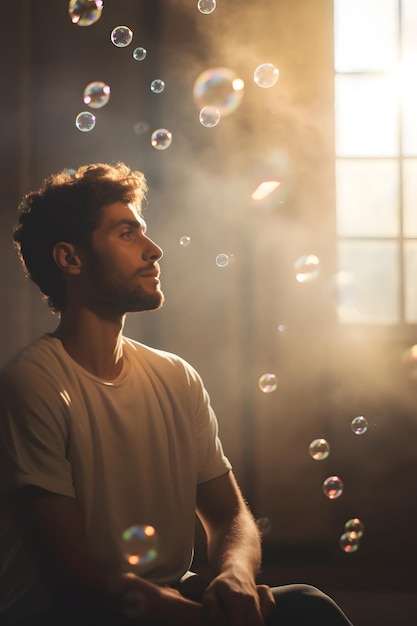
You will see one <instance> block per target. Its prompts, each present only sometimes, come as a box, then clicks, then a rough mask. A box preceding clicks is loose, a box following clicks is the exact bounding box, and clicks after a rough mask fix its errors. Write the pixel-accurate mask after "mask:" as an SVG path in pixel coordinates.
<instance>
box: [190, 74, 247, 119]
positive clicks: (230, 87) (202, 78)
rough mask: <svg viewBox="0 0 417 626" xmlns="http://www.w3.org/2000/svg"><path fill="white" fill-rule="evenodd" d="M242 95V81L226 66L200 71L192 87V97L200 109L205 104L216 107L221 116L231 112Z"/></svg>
mask: <svg viewBox="0 0 417 626" xmlns="http://www.w3.org/2000/svg"><path fill="white" fill-rule="evenodd" d="M243 95H244V83H243V81H242V80H241V79H240V78H238V76H237V75H236V73H235V72H234V71H233V70H231V69H229V68H226V67H213V68H210V69H207V70H205V71H204V72H202V73H201V74H200V75H199V76H198V77H197V79H196V81H195V83H194V87H193V98H194V102H195V104H196V105H197V107H198V109H199V110H200V111H201V109H203V108H204V107H206V106H214V107H216V108H217V109H218V110H219V112H220V115H221V116H225V115H230V113H233V111H235V110H236V109H237V108H238V106H239V105H240V103H241V102H242V98H243Z"/></svg>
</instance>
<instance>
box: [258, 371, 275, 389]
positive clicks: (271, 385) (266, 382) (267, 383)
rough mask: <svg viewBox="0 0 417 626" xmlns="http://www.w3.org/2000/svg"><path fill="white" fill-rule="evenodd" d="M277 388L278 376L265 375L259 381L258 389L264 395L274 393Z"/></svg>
mask: <svg viewBox="0 0 417 626" xmlns="http://www.w3.org/2000/svg"><path fill="white" fill-rule="evenodd" d="M277 386H278V385H277V377H276V374H263V375H262V376H261V377H260V379H259V381H258V387H259V389H260V390H261V391H262V392H263V393H272V392H273V391H275V390H276V388H277Z"/></svg>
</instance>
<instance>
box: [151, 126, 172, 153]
mask: <svg viewBox="0 0 417 626" xmlns="http://www.w3.org/2000/svg"><path fill="white" fill-rule="evenodd" d="M151 144H152V145H153V147H154V148H156V150H166V149H167V148H169V146H170V145H171V144H172V133H171V132H170V131H169V130H167V129H166V128H157V129H156V130H154V131H153V133H152V135H151Z"/></svg>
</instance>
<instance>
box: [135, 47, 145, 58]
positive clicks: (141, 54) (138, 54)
mask: <svg viewBox="0 0 417 626" xmlns="http://www.w3.org/2000/svg"><path fill="white" fill-rule="evenodd" d="M146 55H147V52H146V50H145V48H141V47H139V48H135V49H134V50H133V52H132V56H133V58H134V59H135V61H143V60H144V59H146Z"/></svg>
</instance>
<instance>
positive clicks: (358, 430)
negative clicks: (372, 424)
mask: <svg viewBox="0 0 417 626" xmlns="http://www.w3.org/2000/svg"><path fill="white" fill-rule="evenodd" d="M350 426H351V428H352V430H353V432H354V433H355V435H363V434H364V433H366V431H367V430H368V422H367V420H366V418H365V417H364V416H363V415H358V416H357V417H354V418H353V420H352V423H351V425H350Z"/></svg>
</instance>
